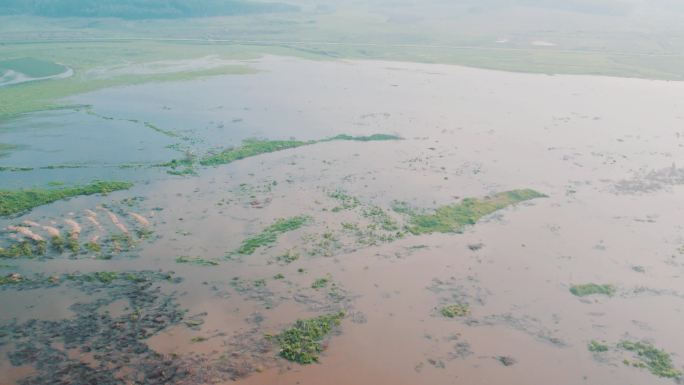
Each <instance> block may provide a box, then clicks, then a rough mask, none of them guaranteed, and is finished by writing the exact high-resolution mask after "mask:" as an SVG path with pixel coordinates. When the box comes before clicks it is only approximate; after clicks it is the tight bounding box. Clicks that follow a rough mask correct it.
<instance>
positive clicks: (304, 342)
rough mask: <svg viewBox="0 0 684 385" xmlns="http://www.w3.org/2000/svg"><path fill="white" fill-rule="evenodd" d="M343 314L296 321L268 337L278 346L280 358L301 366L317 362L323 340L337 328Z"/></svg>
mask: <svg viewBox="0 0 684 385" xmlns="http://www.w3.org/2000/svg"><path fill="white" fill-rule="evenodd" d="M344 316H345V313H344V312H343V311H341V312H339V313H333V314H328V315H322V316H319V317H316V318H310V319H304V320H301V319H300V320H297V322H295V324H294V325H293V326H292V327H291V328H289V329H286V330H284V331H283V332H281V333H280V334H278V335H276V336H270V338H272V339H273V340H274V341H276V342H277V343H278V345H279V346H280V356H281V357H283V358H285V359H286V360H289V361H294V362H297V363H299V364H302V365H306V364H311V363H314V362H318V358H319V355H320V353H321V352H322V351H323V340H324V339H325V338H326V337H327V336H328V335H329V334H330V333H331V332H332V330H333V328H335V327H336V326H339V324H340V322H341V321H342V318H344Z"/></svg>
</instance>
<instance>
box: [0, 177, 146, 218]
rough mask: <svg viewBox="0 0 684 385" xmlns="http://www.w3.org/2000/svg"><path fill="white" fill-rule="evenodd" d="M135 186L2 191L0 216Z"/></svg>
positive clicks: (108, 184)
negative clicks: (76, 197)
mask: <svg viewBox="0 0 684 385" xmlns="http://www.w3.org/2000/svg"><path fill="white" fill-rule="evenodd" d="M131 186H133V184H132V183H128V182H105V181H96V182H93V183H90V184H88V185H85V186H75V187H69V188H63V189H26V190H18V191H12V190H0V216H3V217H6V216H10V215H14V214H19V213H23V212H26V211H29V210H31V209H33V208H34V207H38V206H42V205H46V204H48V203H52V202H55V201H58V200H61V199H66V198H71V197H75V196H79V195H93V194H106V193H110V192H112V191H116V190H125V189H128V188H130V187H131Z"/></svg>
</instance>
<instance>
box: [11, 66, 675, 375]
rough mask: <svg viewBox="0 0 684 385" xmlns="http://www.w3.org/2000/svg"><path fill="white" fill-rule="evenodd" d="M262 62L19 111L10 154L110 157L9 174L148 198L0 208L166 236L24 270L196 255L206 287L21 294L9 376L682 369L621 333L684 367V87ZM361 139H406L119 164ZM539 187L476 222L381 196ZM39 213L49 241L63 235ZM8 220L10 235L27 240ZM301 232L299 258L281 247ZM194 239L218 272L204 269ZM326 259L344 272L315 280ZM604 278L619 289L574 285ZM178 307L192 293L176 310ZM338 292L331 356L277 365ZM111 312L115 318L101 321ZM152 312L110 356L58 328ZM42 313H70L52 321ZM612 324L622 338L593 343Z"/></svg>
mask: <svg viewBox="0 0 684 385" xmlns="http://www.w3.org/2000/svg"><path fill="white" fill-rule="evenodd" d="M250 65H252V66H253V67H255V68H256V69H258V70H259V72H258V73H256V74H252V75H240V76H225V77H219V78H210V79H204V80H198V81H192V82H179V83H165V84H147V85H140V86H133V87H120V88H113V89H107V90H102V91H98V92H95V93H91V94H85V95H81V96H78V97H75V98H73V99H72V100H69V103H72V104H74V105H81V106H84V105H89V106H90V107H89V108H86V107H80V108H78V109H75V110H69V111H59V112H50V113H38V114H34V115H30V116H27V117H23V118H21V119H19V120H15V121H10V122H4V123H3V124H2V127H0V142H2V143H15V144H24V145H26V146H25V147H21V148H19V149H17V150H16V151H13V152H12V153H10V154H9V155H8V156H7V157H4V158H0V161H2V163H1V164H2V165H5V164H7V165H12V166H31V167H40V166H43V165H49V164H55V163H56V164H88V165H90V166H91V167H84V168H74V169H58V170H34V171H31V172H15V173H9V172H3V173H2V174H0V177H1V178H2V180H3V187H5V186H6V185H9V186H11V187H15V186H27V185H35V184H41V183H48V182H50V181H53V180H61V181H66V182H73V181H76V182H83V181H85V180H89V179H92V178H94V177H99V178H108V179H116V178H128V179H131V180H135V181H137V182H138V183H137V184H136V186H135V187H134V188H132V189H131V190H128V191H120V192H115V193H112V194H110V195H108V196H90V197H79V198H74V199H71V200H68V201H61V202H57V203H54V204H51V205H48V206H43V207H39V208H36V209H34V210H33V211H32V212H30V213H28V214H25V215H23V216H21V217H18V218H12V219H5V220H2V221H1V222H0V224H1V225H2V227H3V228H4V227H6V226H8V225H12V224H20V223H21V222H22V221H24V220H27V219H28V220H31V221H35V222H37V223H39V224H40V225H42V226H46V225H47V226H53V227H56V228H58V229H59V230H60V231H61V232H62V233H64V234H65V233H66V231H67V229H69V226H71V225H70V224H69V223H66V222H64V219H65V218H66V219H72V220H75V221H76V222H78V223H79V224H80V226H81V227H82V229H81V231H80V235H79V237H80V239H82V240H83V242H85V241H86V240H88V239H91V238H92V237H94V236H99V238H98V239H105V238H106V237H107V236H109V235H111V234H119V233H122V232H124V230H123V229H122V226H123V228H125V231H128V232H130V233H131V234H137V233H136V230H138V231H139V230H142V229H147V231H148V232H149V235H147V236H146V237H143V238H142V239H139V238H140V237H138V236H137V235H133V236H132V238H133V239H134V242H133V244H131V245H123V246H122V245H118V244H115V245H110V246H107V247H109V248H108V249H107V250H106V253H107V254H108V255H109V257H111V259H103V258H95V255H97V254H98V253H95V252H84V253H81V254H78V255H77V256H69V254H68V253H62V254H58V255H57V254H54V253H52V254H50V258H46V259H35V260H26V259H20V260H16V261H15V260H12V261H6V260H5V261H0V262H2V263H3V265H2V267H1V269H2V270H0V273H2V275H6V274H9V273H14V272H17V273H20V274H22V275H23V276H26V277H29V276H31V274H33V273H34V272H42V273H44V274H45V275H46V276H50V275H60V274H64V273H74V272H83V273H86V272H92V271H122V272H123V271H126V272H128V271H163V272H169V271H173V272H175V275H174V276H176V277H179V278H181V279H182V281H180V282H176V283H172V282H166V281H165V282H161V283H158V282H157V281H154V282H153V285H152V287H151V288H147V287H146V288H142V289H140V292H139V293H137V294H131V292H132V291H133V290H132V289H131V288H130V287H128V286H125V285H123V284H122V286H121V287H114V288H107V287H106V285H105V286H103V287H98V288H96V289H92V288H91V287H90V286H88V285H89V284H83V286H79V285H75V284H70V283H67V282H65V283H64V284H60V285H59V286H56V287H41V288H35V289H32V288H24V289H22V290H17V289H13V288H12V287H11V286H5V287H3V288H2V289H0V308H1V309H2V312H1V313H0V331H2V330H12V332H10V333H9V334H10V335H12V334H13V333H14V335H16V334H17V333H18V332H17V330H24V329H25V330H30V331H33V332H35V337H32V336H31V335H28V336H22V337H20V338H18V339H14V340H13V339H11V338H7V337H6V336H4V337H3V338H5V339H0V341H1V342H0V354H2V356H0V374H2V375H0V383H1V384H3V385H4V384H14V383H46V384H47V383H66V380H65V378H67V377H59V378H56V377H55V376H58V374H56V373H59V376H62V375H63V374H64V371H65V370H66V369H65V368H71V369H69V370H74V371H75V370H76V369H74V368H76V367H78V368H79V370H81V371H80V372H78V373H87V374H88V375H91V374H92V373H93V372H108V373H112V374H113V378H114V380H112V381H113V382H111V383H116V381H121V383H135V382H136V381H143V380H141V379H144V381H143V382H145V381H146V383H204V382H206V383H226V384H228V383H234V382H235V381H237V383H238V384H254V385H257V384H269V385H273V384H321V383H325V384H351V383H354V384H379V383H393V384H469V385H471V384H506V385H516V384H520V385H523V384H551V383H552V384H559V385H562V384H568V385H570V384H603V385H624V384H668V383H675V382H676V381H677V380H673V379H668V378H660V377H657V376H655V375H654V374H652V373H650V372H649V370H648V369H647V368H638V367H633V366H630V365H625V364H624V363H623V360H624V359H628V360H633V359H634V357H635V356H633V355H632V354H631V353H629V352H626V351H624V350H621V349H619V348H618V347H617V346H616V345H617V343H619V342H620V341H623V340H630V341H646V342H648V343H651V344H653V345H654V346H656V347H658V348H660V349H663V350H664V351H665V352H668V353H671V355H672V356H671V357H672V362H673V365H674V366H675V368H677V369H679V370H681V369H682V368H683V366H684V334H682V333H681V325H682V321H684V314H683V312H682V311H683V310H684V281H682V273H684V251H682V250H683V249H681V247H682V245H684V232H683V228H682V221H681V218H683V217H684V216H683V214H684V195H683V194H684V190H683V187H682V184H684V177H683V176H682V175H684V170H682V169H681V168H680V167H684V151H683V150H682V146H683V145H684V137H683V136H684V126H683V125H682V123H683V120H682V117H683V116H684V112H682V111H684V109H683V107H684V84H682V83H677V82H663V81H649V80H634V79H619V78H604V77H591V76H546V75H529V74H516V73H504V72H495V71H487V70H478V69H470V68H462V67H453V66H445V65H427V64H410V63H389V62H354V61H352V62H343V61H340V62H313V61H304V60H300V59H291V58H281V57H265V58H263V59H261V60H257V61H253V62H250ZM103 117H108V118H109V119H105V118H103ZM141 122H148V123H151V124H153V125H154V126H155V127H159V128H162V129H163V130H170V131H173V132H176V133H178V134H179V136H169V135H167V134H164V133H160V132H159V131H155V130H152V129H150V128H149V127H147V126H145V124H144V123H141ZM341 133H346V134H352V135H370V134H374V133H389V134H396V135H399V136H401V137H403V138H404V140H401V141H382V142H353V141H349V142H326V143H319V144H314V145H309V146H304V147H300V148H296V149H291V150H285V151H281V152H275V153H270V154H264V155H260V156H256V157H252V158H247V159H244V160H241V161H237V162H234V163H231V164H229V165H224V166H219V167H210V168H202V169H200V170H199V172H198V175H197V176H187V177H175V176H171V175H167V174H165V173H164V171H163V170H159V169H156V168H148V167H141V168H136V169H128V168H123V169H122V168H118V167H105V165H107V166H108V165H113V164H127V163H140V164H145V165H149V164H153V163H155V162H163V161H167V160H169V159H170V158H173V157H176V156H178V153H177V152H176V151H174V150H172V149H169V148H167V146H168V145H169V144H173V143H183V144H185V145H186V146H188V147H189V148H191V149H192V151H195V152H197V153H202V152H204V151H207V150H209V149H212V148H221V147H227V146H230V145H237V144H239V143H240V141H242V140H243V139H245V138H250V137H260V138H268V139H286V138H290V137H294V138H297V139H300V140H309V139H320V138H325V137H329V136H333V135H337V134H341ZM181 137H185V138H187V139H179V138H181ZM53 139H54V140H53ZM38 154H40V155H38ZM33 162H35V163H33ZM131 170H132V171H131ZM50 172H53V174H50ZM124 172H129V174H124ZM519 188H531V189H534V190H537V191H539V192H542V193H544V194H546V195H548V197H547V198H541V199H534V200H531V201H528V202H524V203H521V204H517V205H515V206H512V207H508V208H506V209H504V210H500V211H497V212H495V213H494V214H491V215H489V216H487V217H485V218H483V219H482V220H481V221H479V222H478V223H477V224H475V225H473V226H470V227H468V228H466V229H465V231H464V232H463V233H462V234H431V235H420V236H413V235H410V234H407V235H405V236H403V237H399V238H397V237H391V236H389V235H390V234H388V232H383V231H382V230H377V229H373V227H372V226H373V223H372V217H369V216H368V215H364V213H366V212H367V210H369V209H371V208H372V207H374V206H378V207H380V208H382V209H383V210H385V212H386V213H387V215H389V216H390V217H391V219H393V220H394V221H396V222H397V223H399V224H400V225H402V224H405V223H406V220H407V218H406V217H405V216H404V215H402V214H400V213H397V212H394V211H392V208H391V207H392V203H393V202H394V201H401V202H407V203H408V205H410V206H412V207H415V208H425V209H429V208H435V207H438V206H442V205H446V204H452V203H455V202H458V201H459V200H460V199H462V198H464V197H481V196H486V195H488V194H491V193H496V192H500V191H507V190H512V189H519ZM337 190H344V191H345V192H346V193H347V194H348V195H350V196H353V197H356V198H357V199H358V201H359V205H358V206H357V207H352V208H348V209H342V210H333V208H335V207H337V206H339V204H340V202H339V201H338V200H336V199H334V198H333V197H331V196H330V195H329V193H331V192H334V191H337ZM131 198H134V199H131ZM86 210H91V211H86ZM131 212H133V213H136V214H139V215H142V216H143V217H144V218H145V219H146V220H147V221H149V222H150V224H149V225H147V224H144V223H143V222H141V221H140V220H138V219H136V216H134V215H131ZM112 215H114V216H115V217H116V218H117V219H116V220H113V218H112ZM297 215H307V216H309V217H310V220H309V222H308V223H307V224H306V225H305V226H303V227H302V228H300V229H298V230H295V231H292V232H288V233H285V234H283V235H281V236H280V237H279V238H278V240H277V242H276V243H275V244H274V245H273V247H266V248H260V249H257V251H256V252H255V253H254V254H252V255H237V254H236V253H235V252H234V251H235V250H237V249H238V248H239V247H240V244H241V243H242V241H243V240H244V239H245V238H247V237H249V236H251V235H254V234H257V233H259V232H260V231H261V230H263V229H264V228H266V227H267V226H269V225H270V224H271V223H273V222H274V221H275V220H276V219H278V218H286V217H293V216H297ZM89 218H91V219H89ZM93 219H94V220H93ZM96 223H97V224H96ZM117 223H118V224H119V225H117ZM345 225H346V226H345ZM350 225H353V227H354V228H355V229H357V230H349V229H350V227H349V226H350ZM369 225H370V226H371V227H369ZM31 228H32V229H34V230H35V232H36V233H38V234H40V235H41V236H43V237H45V238H47V233H46V230H45V229H44V228H41V227H36V226H32V227H31ZM358 229H360V230H358ZM10 236H11V233H10V232H6V233H4V234H3V235H2V237H3V242H4V244H7V243H9V242H13V240H12V239H11V238H10ZM288 251H289V252H290V253H294V254H297V255H299V258H298V259H296V260H295V261H293V262H291V263H285V262H283V261H282V259H279V258H278V257H279V256H282V255H284V254H285V253H287V252H288ZM179 256H189V257H196V256H199V257H202V258H205V259H210V260H216V261H218V265H215V266H199V265H193V264H181V263H177V262H176V258H177V257H179ZM277 274H282V275H283V276H284V279H274V278H273V277H274V276H276V275H277ZM322 277H327V278H328V279H329V280H330V282H331V284H329V286H328V287H327V288H323V289H314V288H312V287H311V285H312V283H313V282H314V281H315V280H316V279H318V278H322ZM260 280H264V281H260ZM591 282H593V283H598V284H612V285H614V286H615V287H616V289H617V292H616V293H615V295H613V296H601V295H594V296H587V297H576V296H574V295H572V294H571V293H570V291H569V288H570V287H571V285H575V284H584V283H591ZM332 284H334V285H335V286H334V289H333V288H331V286H330V285H332ZM157 286H159V289H158V291H157V290H156V289H155V288H156V287H157ZM140 298H148V300H146V301H142V300H140ZM98 300H99V301H100V303H99V305H97V306H93V307H87V306H76V307H74V306H72V305H73V304H74V303H80V304H87V303H91V304H92V303H95V302H96V301H98ZM136 301H137V302H136ZM171 303H173V304H175V305H174V306H177V309H181V310H187V311H184V312H181V313H179V314H180V315H178V314H176V313H174V311H172V309H175V308H174V307H173V306H171V305H169V304H171ZM450 303H466V304H468V305H469V308H470V313H469V314H468V315H467V316H464V317H457V318H446V317H443V316H442V315H441V314H440V309H441V307H442V306H445V305H447V304H450ZM135 304H137V305H136V306H138V305H139V306H140V307H139V308H138V309H139V310H134V309H135V306H134V305H135ZM140 304H142V305H140ZM84 309H86V310H84ZM88 309H90V310H88ZM93 309H95V310H93ZM338 310H345V311H346V316H345V318H344V319H343V320H342V323H341V326H340V327H339V329H338V330H336V332H335V333H333V335H332V336H331V337H330V338H329V339H327V340H326V342H325V350H324V352H323V353H322V355H321V357H320V359H319V362H318V363H315V364H311V365H304V366H302V365H299V364H297V363H293V362H288V361H285V360H284V359H281V358H278V348H277V347H276V346H273V344H271V343H269V342H268V339H267V338H265V337H264V335H265V334H277V333H278V332H279V331H281V330H283V329H284V328H287V327H288V326H289V325H291V324H292V323H293V322H294V321H295V320H296V319H298V318H308V317H313V316H316V315H321V314H328V313H331V312H335V311H338ZM136 311H137V313H134V312H136ZM89 312H91V313H92V312H97V313H98V314H107V315H108V317H110V318H107V317H103V318H98V319H97V320H95V319H94V318H93V317H90V316H89V315H91V313H89ZM146 314H150V315H151V316H153V318H156V319H157V321H156V322H157V323H158V324H159V325H162V327H158V328H156V329H154V328H153V327H148V329H154V333H150V334H148V335H145V336H144V338H138V339H135V342H133V341H129V340H126V341H129V343H130V345H131V346H135V347H136V349H138V348H140V346H144V347H145V348H146V349H149V350H144V349H140V350H136V349H133V350H132V351H128V350H127V349H128V348H121V347H119V345H117V347H116V348H115V349H113V350H107V349H108V348H107V347H106V346H109V345H106V344H105V345H106V346H105V347H104V348H103V347H102V346H100V349H104V351H105V352H108V353H107V354H97V352H98V350H97V349H94V348H93V346H95V345H96V344H95V343H94V342H93V341H99V340H98V338H99V337H98V336H99V335H98V331H92V330H91V331H90V332H89V333H90V334H88V332H83V334H84V335H87V336H88V337H87V338H86V337H84V339H80V340H78V339H77V340H78V341H77V342H74V337H73V336H72V335H71V334H70V333H72V334H73V331H69V330H66V329H68V328H60V327H59V326H58V324H59V323H60V322H62V324H63V325H71V323H73V324H74V325H81V327H82V326H83V325H86V326H87V325H93V324H97V325H100V326H103V325H104V326H111V325H118V327H120V326H121V325H129V324H130V323H131V322H135V320H137V319H139V318H138V317H142V318H140V319H146V318H145V315H146ZM179 317H180V318H179ZM33 319H44V320H52V321H55V320H56V321H59V320H61V321H59V322H57V324H49V325H47V324H39V325H38V326H36V325H37V324H36V323H35V321H31V320H33ZM112 320H113V321H112ZM189 320H192V321H189ZM31 322H33V323H31ZM108 322H109V323H108ZM153 323H154V322H151V323H150V324H153ZM86 329H87V328H86ZM113 329H116V328H113ZM114 335H115V336H118V337H121V339H122V340H123V339H125V338H124V336H121V335H118V334H114ZM0 336H3V334H0ZM197 337H202V339H197ZM204 339H206V340H204ZM592 340H596V341H602V342H605V343H606V344H607V345H608V346H609V350H608V351H607V352H603V353H592V352H590V351H589V350H588V348H587V345H588V343H589V342H590V341H592ZM111 343H113V342H111ZM86 345H87V346H88V349H83V347H84V346H86ZM28 346H32V347H33V350H31V349H28ZM124 346H128V345H124ZM17 351H21V352H23V353H22V354H16V352H17ZM36 351H38V352H41V353H36ZM112 351H114V352H115V353H112ZM136 352H137V353H136ZM140 352H144V354H143V353H140ZM150 352H153V353H154V354H152V353H150ZM48 353H49V354H48ZM155 354H156V355H155ZM12 357H14V358H12ZM46 357H49V358H51V359H52V361H51V362H50V363H49V364H48V359H47V358H46ZM55 357H59V359H55ZM502 357H505V359H503V358H502ZM162 361H164V362H166V361H168V362H171V364H169V365H170V366H169V367H173V368H174V370H173V372H174V373H175V372H176V370H177V373H184V374H182V375H181V374H178V375H175V376H174V375H169V374H168V373H169V372H170V370H168V369H166V371H164V374H163V375H168V377H167V379H166V380H162V379H160V375H159V374H158V373H157V371H156V370H158V367H159V366H160V365H161V364H160V362H162ZM503 362H505V363H506V364H507V365H504V364H503ZM79 365H80V366H79ZM150 368H152V369H150ZM181 369H182V370H184V372H183V371H182V370H181ZM66 371H68V370H66ZM151 373H152V374H151ZM155 373H156V374H155ZM153 374H155V375H153ZM40 376H43V377H40ZM51 376H52V377H51ZM85 376H86V374H83V375H82V376H81V377H80V378H76V380H74V379H73V378H71V380H72V383H80V382H79V380H80V381H85V380H84V378H85ZM77 377H78V376H77ZM32 378H33V379H35V378H40V379H42V382H41V381H34V382H30V381H29V380H27V379H32ZM23 381H27V382H23ZM100 383H107V382H104V381H101V382H100Z"/></svg>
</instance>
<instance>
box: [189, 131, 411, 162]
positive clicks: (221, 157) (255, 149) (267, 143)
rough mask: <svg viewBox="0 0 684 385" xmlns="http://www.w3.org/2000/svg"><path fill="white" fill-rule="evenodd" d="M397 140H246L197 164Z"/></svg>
mask: <svg viewBox="0 0 684 385" xmlns="http://www.w3.org/2000/svg"><path fill="white" fill-rule="evenodd" d="M399 139H401V138H400V137H398V136H395V135H388V134H373V135H368V136H351V135H346V134H340V135H337V136H333V137H331V138H327V139H322V140H319V141H316V140H309V141H301V140H265V139H247V140H245V141H243V142H242V145H240V146H238V147H233V148H228V149H225V150H223V151H221V152H218V153H214V154H208V155H205V156H203V157H202V158H201V159H200V161H199V163H200V164H201V165H202V166H217V165H221V164H228V163H231V162H234V161H236V160H240V159H245V158H249V157H252V156H256V155H260V154H266V153H269V152H275V151H282V150H287V149H290V148H296V147H301V146H306V145H310V144H316V143H320V142H330V141H335V140H353V141H359V142H370V141H381V140H399Z"/></svg>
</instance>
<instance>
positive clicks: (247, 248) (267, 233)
mask: <svg viewBox="0 0 684 385" xmlns="http://www.w3.org/2000/svg"><path fill="white" fill-rule="evenodd" d="M309 220H310V217H308V216H304V215H300V216H296V217H291V218H281V219H278V220H277V221H275V222H274V223H273V224H272V225H270V226H269V227H267V228H266V229H264V231H262V232H261V233H259V234H257V235H254V236H252V237H250V238H247V239H245V240H244V241H243V242H242V245H241V246H240V248H239V249H238V250H237V252H238V254H243V255H251V254H253V253H254V252H255V251H256V249H258V248H259V247H262V246H267V245H270V244H273V243H275V241H276V240H277V239H278V235H280V234H283V233H286V232H288V231H294V230H297V229H298V228H300V227H302V226H304V224H306V222H308V221H309Z"/></svg>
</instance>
